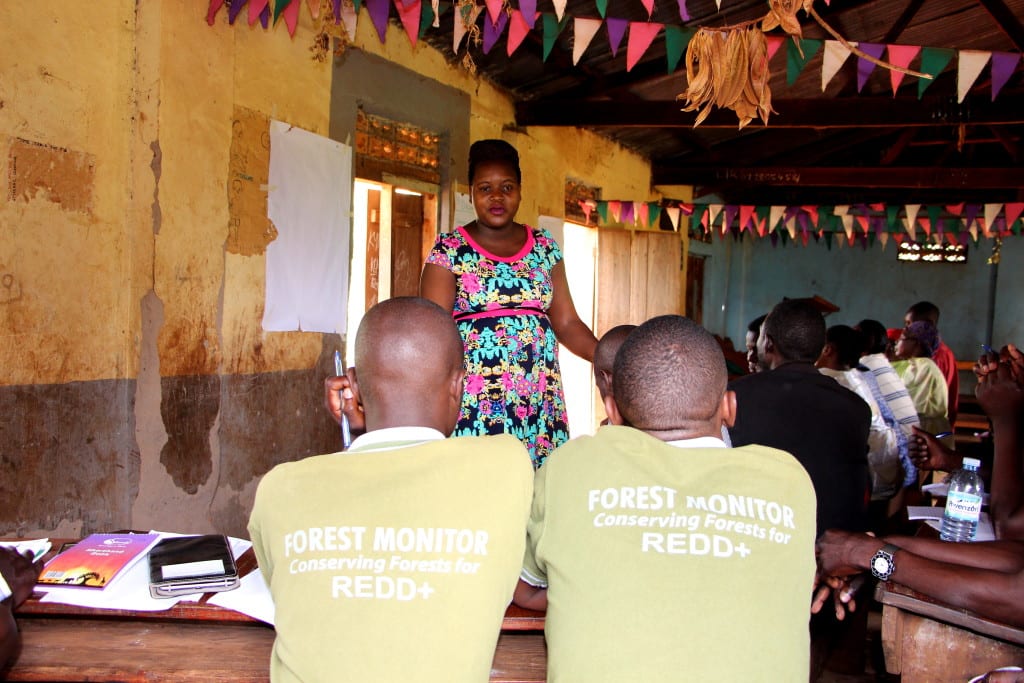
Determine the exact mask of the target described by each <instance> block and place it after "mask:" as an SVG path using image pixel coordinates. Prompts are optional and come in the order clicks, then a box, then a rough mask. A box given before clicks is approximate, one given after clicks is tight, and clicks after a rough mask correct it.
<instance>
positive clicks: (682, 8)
mask: <svg viewBox="0 0 1024 683" xmlns="http://www.w3.org/2000/svg"><path fill="white" fill-rule="evenodd" d="M676 1H677V2H678V3H679V18H680V19H682V20H683V21H689V20H690V12H689V10H687V9H686V0H676Z"/></svg>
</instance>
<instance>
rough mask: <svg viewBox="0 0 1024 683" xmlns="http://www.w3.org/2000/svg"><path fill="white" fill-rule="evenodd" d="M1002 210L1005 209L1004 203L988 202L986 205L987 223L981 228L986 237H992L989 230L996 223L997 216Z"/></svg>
mask: <svg viewBox="0 0 1024 683" xmlns="http://www.w3.org/2000/svg"><path fill="white" fill-rule="evenodd" d="M1002 210H1003V205H1002V204H986V205H985V223H984V224H982V226H981V230H982V232H983V233H984V235H985V237H991V236H992V234H991V233H990V232H989V230H990V229H991V228H992V225H994V224H995V222H996V216H998V215H999V212H1000V211H1002Z"/></svg>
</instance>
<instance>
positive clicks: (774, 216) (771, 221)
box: [768, 206, 786, 232]
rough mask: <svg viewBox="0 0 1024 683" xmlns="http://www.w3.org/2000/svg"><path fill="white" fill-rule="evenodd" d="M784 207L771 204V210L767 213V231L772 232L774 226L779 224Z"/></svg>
mask: <svg viewBox="0 0 1024 683" xmlns="http://www.w3.org/2000/svg"><path fill="white" fill-rule="evenodd" d="M785 211H786V207H784V206H773V207H772V208H771V212H770V213H769V214H768V232H774V231H775V228H776V227H777V226H778V225H779V221H780V220H782V214H783V213H785Z"/></svg>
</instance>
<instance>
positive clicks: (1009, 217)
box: [1006, 202, 1024, 228]
mask: <svg viewBox="0 0 1024 683" xmlns="http://www.w3.org/2000/svg"><path fill="white" fill-rule="evenodd" d="M1022 212H1024V202H1006V227H1007V228H1009V227H1011V226H1014V225H1016V223H1017V219H1018V218H1020V214H1021V213H1022Z"/></svg>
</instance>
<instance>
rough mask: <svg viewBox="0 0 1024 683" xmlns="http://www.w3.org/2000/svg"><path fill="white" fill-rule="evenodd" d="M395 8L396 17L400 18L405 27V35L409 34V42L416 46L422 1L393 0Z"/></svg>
mask: <svg viewBox="0 0 1024 683" xmlns="http://www.w3.org/2000/svg"><path fill="white" fill-rule="evenodd" d="M395 9H396V10H398V18H399V19H401V20H402V26H403V27H404V28H405V35H407V36H409V42H410V43H412V46H413V47H416V40H417V39H418V38H419V35H420V13H421V12H422V11H423V3H422V2H420V0H405V4H403V0H395Z"/></svg>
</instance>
